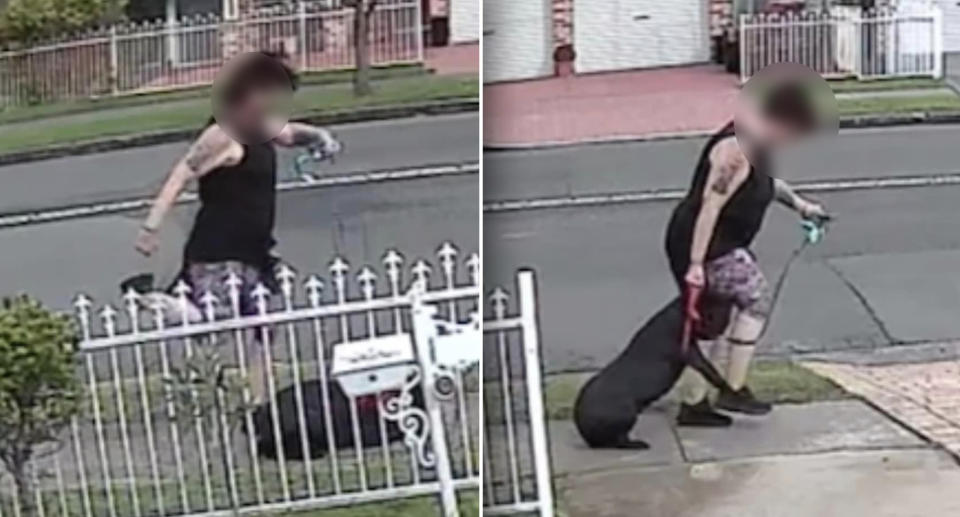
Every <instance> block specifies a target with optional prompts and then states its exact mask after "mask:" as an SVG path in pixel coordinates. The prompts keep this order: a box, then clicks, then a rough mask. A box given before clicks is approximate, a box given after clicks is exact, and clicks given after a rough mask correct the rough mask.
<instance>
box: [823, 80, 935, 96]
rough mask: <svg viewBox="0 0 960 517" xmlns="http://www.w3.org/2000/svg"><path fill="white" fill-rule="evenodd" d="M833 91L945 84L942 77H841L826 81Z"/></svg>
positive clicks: (907, 88)
mask: <svg viewBox="0 0 960 517" xmlns="http://www.w3.org/2000/svg"><path fill="white" fill-rule="evenodd" d="M828 84H830V87H831V88H833V92H834V93H856V92H881V91H890V90H922V89H927V88H945V87H946V86H947V85H946V83H945V82H944V81H943V80H942V79H929V78H921V77H917V78H902V79H877V80H874V81H858V80H856V79H842V80H836V81H828Z"/></svg>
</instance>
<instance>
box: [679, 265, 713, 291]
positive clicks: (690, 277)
mask: <svg viewBox="0 0 960 517" xmlns="http://www.w3.org/2000/svg"><path fill="white" fill-rule="evenodd" d="M683 281H684V282H685V283H686V284H687V285H689V286H692V287H699V288H702V287H703V286H704V285H706V283H707V280H706V275H705V274H704V272H703V264H690V267H689V268H687V274H686V275H685V276H684V277H683Z"/></svg>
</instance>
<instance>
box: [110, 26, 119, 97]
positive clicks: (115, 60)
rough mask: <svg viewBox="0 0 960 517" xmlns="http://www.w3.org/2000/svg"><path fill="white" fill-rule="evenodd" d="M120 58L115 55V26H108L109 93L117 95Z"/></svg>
mask: <svg viewBox="0 0 960 517" xmlns="http://www.w3.org/2000/svg"><path fill="white" fill-rule="evenodd" d="M119 65H120V58H119V56H118V55H117V26H116V25H111V26H110V93H112V94H113V95H117V94H118V93H119V92H120V84H119V78H120V74H119V70H118V68H119Z"/></svg>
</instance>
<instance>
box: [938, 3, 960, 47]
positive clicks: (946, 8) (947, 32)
mask: <svg viewBox="0 0 960 517" xmlns="http://www.w3.org/2000/svg"><path fill="white" fill-rule="evenodd" d="M940 9H941V11H943V50H944V51H946V52H960V0H941V1H940Z"/></svg>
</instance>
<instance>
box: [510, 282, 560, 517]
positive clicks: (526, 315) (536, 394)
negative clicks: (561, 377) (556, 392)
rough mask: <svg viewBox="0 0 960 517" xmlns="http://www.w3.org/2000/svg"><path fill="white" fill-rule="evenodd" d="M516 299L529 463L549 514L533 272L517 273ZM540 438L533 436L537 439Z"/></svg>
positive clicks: (543, 513)
mask: <svg viewBox="0 0 960 517" xmlns="http://www.w3.org/2000/svg"><path fill="white" fill-rule="evenodd" d="M517 283H518V288H519V292H518V294H519V300H520V321H521V322H522V333H523V355H524V361H523V362H524V366H525V368H524V369H525V370H526V374H527V399H528V400H527V408H528V411H529V413H530V434H531V436H533V437H534V439H533V440H532V442H533V443H532V448H533V463H534V465H535V467H536V476H537V477H536V484H537V499H538V500H539V501H540V517H553V485H552V480H551V479H550V472H551V469H550V451H549V448H548V447H547V429H546V424H545V422H546V412H545V410H544V404H543V378H542V376H541V374H540V369H541V367H542V365H541V360H540V334H539V328H540V327H539V326H538V322H537V301H536V300H537V293H536V286H535V285H534V275H533V271H530V270H528V269H525V270H521V271H520V272H519V273H517ZM538 437H539V438H542V439H539V440H538V439H537V438H538Z"/></svg>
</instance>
